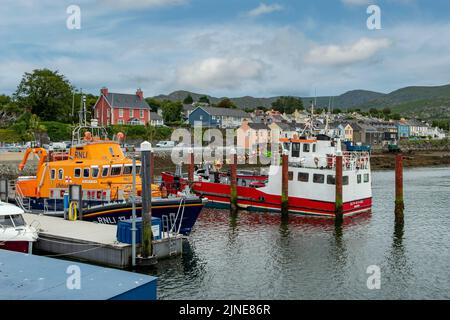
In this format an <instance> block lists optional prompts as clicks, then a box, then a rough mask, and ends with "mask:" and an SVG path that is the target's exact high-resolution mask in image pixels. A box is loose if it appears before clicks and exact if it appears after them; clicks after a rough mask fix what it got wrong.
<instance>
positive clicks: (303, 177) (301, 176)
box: [297, 172, 309, 182]
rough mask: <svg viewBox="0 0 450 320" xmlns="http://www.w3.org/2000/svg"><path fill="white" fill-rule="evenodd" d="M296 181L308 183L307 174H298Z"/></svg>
mask: <svg viewBox="0 0 450 320" xmlns="http://www.w3.org/2000/svg"><path fill="white" fill-rule="evenodd" d="M297 180H298V181H301V182H308V181H309V173H307V172H299V173H298V176H297Z"/></svg>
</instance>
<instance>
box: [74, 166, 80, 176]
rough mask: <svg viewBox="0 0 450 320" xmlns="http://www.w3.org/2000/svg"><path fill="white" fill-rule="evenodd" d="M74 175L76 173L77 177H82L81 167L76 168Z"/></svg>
mask: <svg viewBox="0 0 450 320" xmlns="http://www.w3.org/2000/svg"><path fill="white" fill-rule="evenodd" d="M73 175H74V177H75V178H79V177H81V169H80V168H75V170H74V174H73Z"/></svg>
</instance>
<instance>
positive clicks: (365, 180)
mask: <svg viewBox="0 0 450 320" xmlns="http://www.w3.org/2000/svg"><path fill="white" fill-rule="evenodd" d="M369 180H370V179H369V174H368V173H365V174H364V182H366V183H367V182H369Z"/></svg>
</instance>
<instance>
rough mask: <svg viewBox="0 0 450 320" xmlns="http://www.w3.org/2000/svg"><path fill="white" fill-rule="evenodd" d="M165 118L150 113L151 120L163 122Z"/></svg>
mask: <svg viewBox="0 0 450 320" xmlns="http://www.w3.org/2000/svg"><path fill="white" fill-rule="evenodd" d="M162 119H163V118H162V117H161V116H160V115H159V114H157V113H156V112H150V120H162Z"/></svg>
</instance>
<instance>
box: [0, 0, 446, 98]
mask: <svg viewBox="0 0 450 320" xmlns="http://www.w3.org/2000/svg"><path fill="white" fill-rule="evenodd" d="M72 4H76V5H78V6H79V8H80V9H81V29H72V30H71V29H68V28H67V19H68V18H69V16H70V14H68V13H67V8H68V7H69V6H70V5H72ZM370 4H376V5H378V6H379V7H380V9H381V27H382V29H381V30H369V29H368V28H367V24H366V21H367V19H368V17H369V14H368V13H367V8H368V6H369V5H370ZM44 67H46V68H50V69H52V70H59V71H60V72H61V73H63V74H64V75H66V77H67V78H68V79H69V80H70V81H71V82H72V84H73V85H75V86H76V87H77V88H83V90H85V91H89V92H91V93H98V91H99V89H100V88H101V87H102V86H107V87H108V88H110V90H112V91H116V92H134V91H135V89H136V88H137V87H141V88H142V89H143V91H144V94H145V96H151V95H156V94H167V93H170V92H171V91H174V90H180V89H184V90H191V91H195V92H200V93H208V94H211V95H215V96H229V97H237V96H243V95H253V96H258V97H264V96H274V95H300V96H305V95H308V96H309V95H314V93H315V92H316V93H317V95H334V94H341V93H344V92H346V91H348V90H353V89H367V90H374V91H381V92H390V91H392V90H395V89H398V88H400V87H403V86H408V85H440V84H448V83H450V0H433V1H425V0H379V1H371V0H327V1H322V0H316V1H309V0H308V1H307V0H304V1H303V0H273V1H272V0H270V1H265V0H96V1H95V0H94V1H92V0H91V1H85V0H78V1H76V0H71V1H66V0H59V1H54V0H36V1H32V0H1V1H0V93H6V94H10V93H12V92H13V91H14V90H15V88H16V86H17V84H18V82H19V81H20V78H21V76H22V74H23V73H24V72H27V71H28V72H29V71H32V70H33V69H36V68H44Z"/></svg>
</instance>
